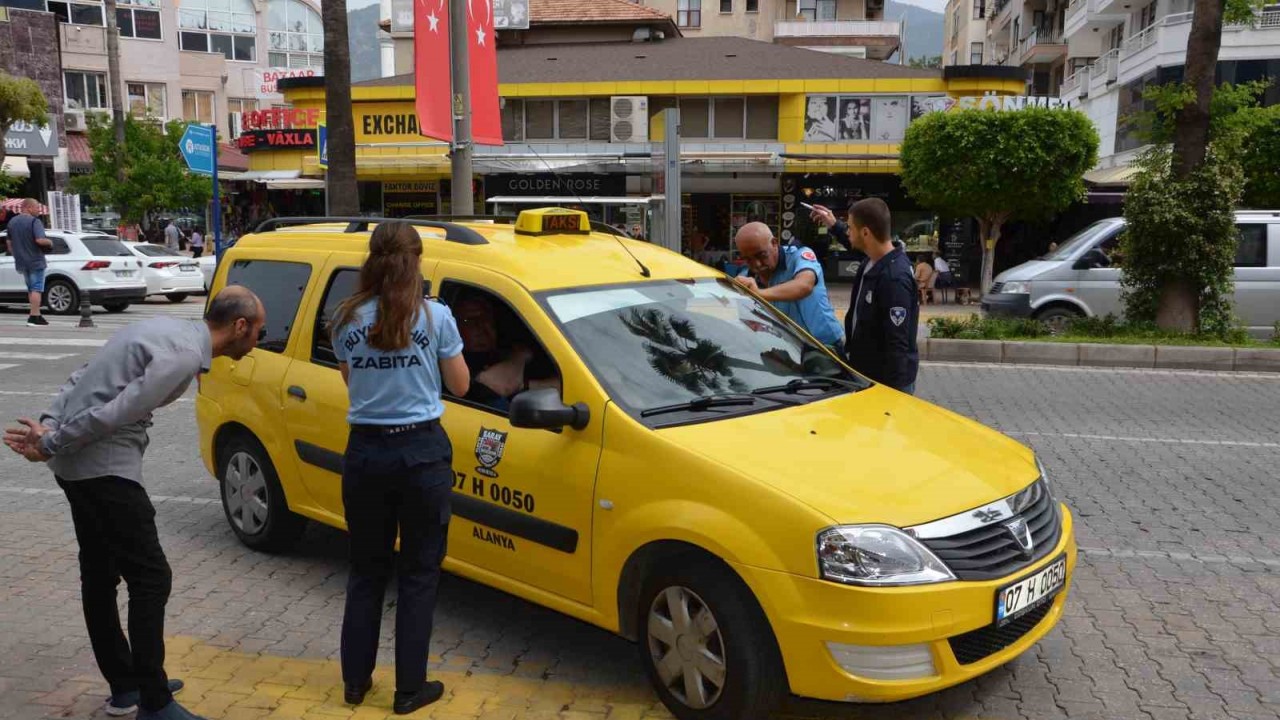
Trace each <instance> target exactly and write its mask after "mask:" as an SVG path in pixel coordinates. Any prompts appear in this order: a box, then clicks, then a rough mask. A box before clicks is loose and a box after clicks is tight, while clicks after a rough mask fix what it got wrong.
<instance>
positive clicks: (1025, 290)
mask: <svg viewBox="0 0 1280 720" xmlns="http://www.w3.org/2000/svg"><path fill="white" fill-rule="evenodd" d="M1030 292H1031V283H1029V282H1026V281H1025V280H1014V281H1012V282H1006V283H1005V284H1004V286H1003V287H1001V288H1000V294H1002V295H1027V294H1029V293H1030Z"/></svg>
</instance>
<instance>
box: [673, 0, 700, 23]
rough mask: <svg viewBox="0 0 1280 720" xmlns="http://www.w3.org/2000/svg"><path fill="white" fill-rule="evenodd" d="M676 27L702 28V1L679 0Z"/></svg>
mask: <svg viewBox="0 0 1280 720" xmlns="http://www.w3.org/2000/svg"><path fill="white" fill-rule="evenodd" d="M676 25H679V26H680V27H692V28H696V27H702V0H677V2H676Z"/></svg>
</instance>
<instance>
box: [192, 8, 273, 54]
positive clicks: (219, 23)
mask: <svg viewBox="0 0 1280 720" xmlns="http://www.w3.org/2000/svg"><path fill="white" fill-rule="evenodd" d="M178 31H179V32H178V40H179V43H178V44H179V46H180V47H181V48H182V49H183V50H187V51H190V52H212V53H220V54H221V55H222V56H223V57H225V58H226V59H228V60H240V61H243V62H253V61H254V60H256V59H257V57H258V53H257V47H256V45H257V43H256V41H257V33H258V18H257V15H256V14H255V12H254V9H253V0H183V2H182V6H181V7H180V8H178Z"/></svg>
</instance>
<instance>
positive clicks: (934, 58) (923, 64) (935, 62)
mask: <svg viewBox="0 0 1280 720" xmlns="http://www.w3.org/2000/svg"><path fill="white" fill-rule="evenodd" d="M907 65H910V66H911V67H913V68H940V67H942V56H941V55H921V56H919V57H913V58H911V59H910V60H908V61H907Z"/></svg>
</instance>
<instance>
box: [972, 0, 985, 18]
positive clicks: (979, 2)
mask: <svg viewBox="0 0 1280 720" xmlns="http://www.w3.org/2000/svg"><path fill="white" fill-rule="evenodd" d="M986 16H987V0H973V19H974V20H981V19H982V18H984V17H986Z"/></svg>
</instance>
